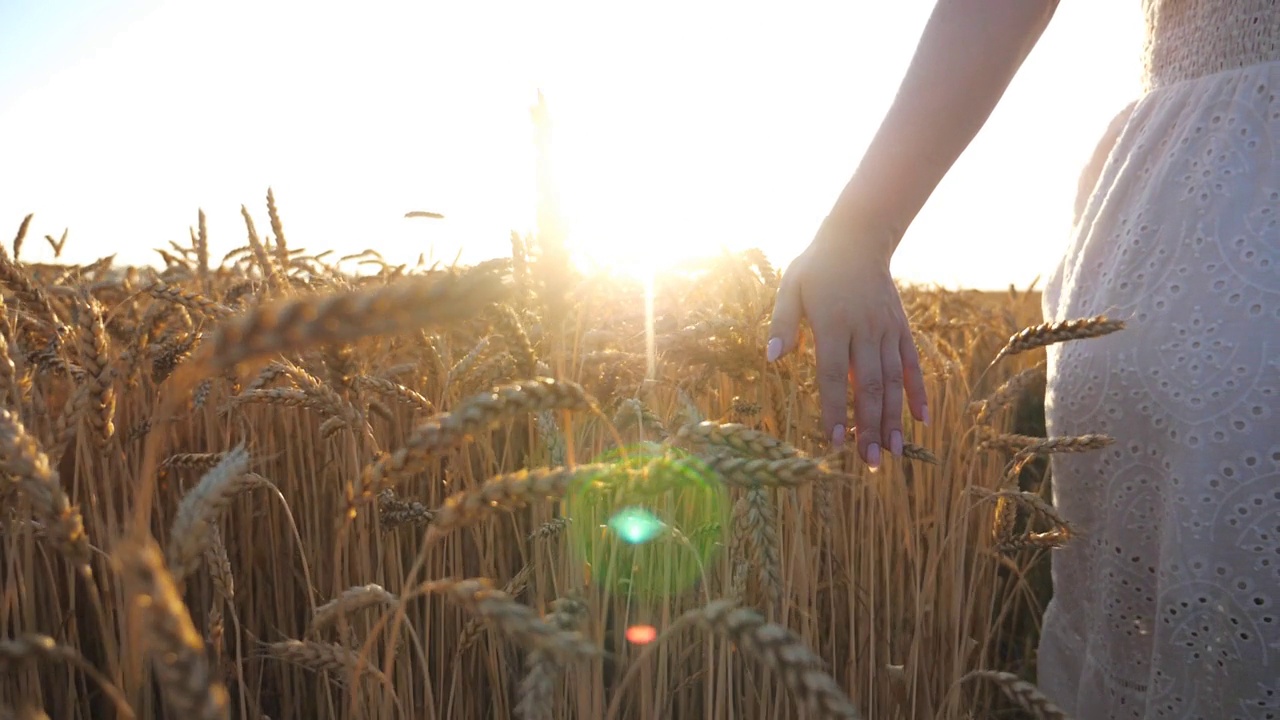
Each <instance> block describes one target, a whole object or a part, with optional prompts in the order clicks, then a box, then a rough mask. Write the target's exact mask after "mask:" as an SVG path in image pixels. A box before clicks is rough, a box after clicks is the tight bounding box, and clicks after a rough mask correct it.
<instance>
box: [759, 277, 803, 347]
mask: <svg viewBox="0 0 1280 720" xmlns="http://www.w3.org/2000/svg"><path fill="white" fill-rule="evenodd" d="M799 274H800V273H799V272H798V268H795V267H794V266H793V267H791V268H788V269H787V271H786V272H785V273H783V275H782V281H781V282H779V283H778V297H777V299H776V300H774V305H773V318H772V319H771V320H770V322H769V344H768V346H767V347H766V348H765V359H766V360H767V361H768V362H773V361H774V360H777V359H778V358H780V357H782V356H783V355H786V354H787V353H789V352H791V349H792V348H794V347H795V345H796V338H797V337H799V336H800V318H801V316H802V315H803V314H804V304H803V303H802V302H801V300H800V281H799V280H797V278H796V276H797V275H799Z"/></svg>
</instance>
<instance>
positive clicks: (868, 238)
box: [814, 197, 903, 267]
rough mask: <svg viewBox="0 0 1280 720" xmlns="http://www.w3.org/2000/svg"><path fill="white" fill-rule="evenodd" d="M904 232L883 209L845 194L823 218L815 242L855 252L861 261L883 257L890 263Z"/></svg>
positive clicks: (849, 252)
mask: <svg viewBox="0 0 1280 720" xmlns="http://www.w3.org/2000/svg"><path fill="white" fill-rule="evenodd" d="M902 234H903V233H902V231H900V230H898V229H896V228H895V227H894V226H893V224H892V223H890V222H889V221H888V219H887V218H886V217H885V216H884V214H883V213H881V212H877V211H875V210H873V209H871V208H868V207H860V206H859V204H857V203H855V202H852V201H848V200H846V198H845V197H841V199H840V201H838V202H837V203H836V204H835V207H833V208H832V209H831V212H830V214H828V215H827V217H826V218H825V219H823V221H822V226H821V227H820V228H819V230H818V234H817V236H816V237H815V238H814V244H815V245H818V246H822V247H827V248H830V249H831V250H833V251H836V252H838V253H841V254H846V253H848V254H852V255H854V256H855V257H857V258H858V260H859V262H865V261H866V260H868V259H872V260H879V261H882V262H883V263H884V265H885V266H886V267H887V266H888V264H889V261H890V260H891V259H892V258H893V252H894V250H896V249H897V247H898V243H899V241H901V239H902Z"/></svg>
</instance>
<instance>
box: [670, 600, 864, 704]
mask: <svg viewBox="0 0 1280 720" xmlns="http://www.w3.org/2000/svg"><path fill="white" fill-rule="evenodd" d="M693 619H694V621H695V622H696V623H697V624H699V625H701V626H703V627H705V628H707V629H709V630H711V631H712V632H714V633H715V634H717V635H720V636H722V637H725V638H728V639H729V640H730V641H732V642H733V644H734V645H737V646H738V649H739V650H741V651H742V652H743V653H744V654H747V655H750V656H751V657H754V658H755V659H756V660H758V661H760V662H761V663H763V664H764V665H765V666H766V667H768V668H769V669H770V670H772V671H774V672H776V673H778V674H779V675H780V676H781V677H782V681H783V684H785V685H786V686H787V688H788V689H789V690H790V691H791V692H792V693H793V694H794V695H795V696H796V697H797V698H798V699H799V700H800V701H801V702H802V703H804V705H805V706H807V707H808V708H809V710H810V712H812V713H814V716H816V717H824V718H847V719H848V718H855V719H856V718H858V717H859V716H858V710H857V708H856V707H854V705H853V702H852V701H851V700H850V699H849V696H848V695H846V694H845V692H844V691H843V690H841V689H840V686H839V685H837V684H836V681H835V680H834V679H832V677H831V676H830V675H828V674H827V673H826V672H824V671H823V670H822V660H821V659H820V658H819V657H818V656H817V655H815V654H814V652H813V651H812V650H810V649H809V647H808V646H806V645H805V644H804V641H803V640H801V639H800V638H799V636H797V635H796V634H795V633H793V632H791V631H790V630H788V629H787V628H785V627H783V626H781V625H775V624H773V623H770V622H768V621H766V620H765V619H764V617H763V616H761V615H760V613H758V612H756V611H754V610H751V609H748V608H743V607H738V606H737V603H735V602H734V601H732V600H716V601H714V602H712V603H710V604H708V605H706V606H705V607H703V608H700V609H698V610H695V611H693Z"/></svg>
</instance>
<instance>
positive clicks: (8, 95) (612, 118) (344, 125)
mask: <svg viewBox="0 0 1280 720" xmlns="http://www.w3.org/2000/svg"><path fill="white" fill-rule="evenodd" d="M1140 5H1141V4H1140V3H1139V2H1138V0H1066V1H1065V2H1063V3H1062V4H1061V5H1060V6H1059V8H1058V11H1057V14H1056V16H1055V18H1054V21H1053V23H1052V24H1051V25H1050V27H1049V29H1048V31H1047V32H1046V34H1045V36H1044V38H1043V39H1042V40H1041V42H1040V44H1039V45H1038V46H1037V48H1036V49H1035V50H1034V51H1033V53H1032V54H1031V56H1030V57H1029V58H1028V60H1027V62H1026V64H1025V65H1024V66H1023V69H1022V71H1021V72H1020V74H1019V76H1018V77H1017V78H1016V79H1015V80H1014V82H1013V84H1012V85H1011V87H1010V89H1009V91H1008V92H1007V93H1006V95H1005V98H1004V100H1003V101H1002V103H1001V105H1000V106H999V107H998V108H997V109H996V111H995V113H994V114H993V115H992V117H991V119H990V120H989V122H988V123H987V125H986V127H985V128H984V129H983V130H982V132H981V133H980V134H979V135H978V137H977V138H976V139H975V140H974V142H973V144H972V145H970V147H969V149H968V150H967V151H966V152H965V154H964V155H963V156H962V157H961V158H960V160H959V161H958V162H957V163H956V165H955V166H954V168H953V169H952V172H951V173H950V174H949V175H948V176H947V178H946V179H944V180H943V182H942V184H941V185H939V187H938V189H937V190H936V191H935V193H934V195H933V197H932V198H931V199H930V201H929V203H928V205H926V207H925V209H924V210H923V211H922V212H921V214H920V215H919V216H918V218H917V220H916V222H915V223H914V224H913V225H912V227H911V228H910V230H909V232H908V234H907V236H906V238H905V240H904V241H903V243H902V245H901V246H900V247H899V250H898V252H897V254H896V255H895V257H894V260H893V272H894V275H895V277H897V278H899V279H900V280H902V281H904V282H911V283H925V284H937V285H941V286H944V287H976V288H984V289H1003V288H1006V287H1008V286H1009V284H1011V283H1012V284H1015V285H1017V286H1019V287H1025V286H1027V285H1029V284H1030V283H1031V282H1032V281H1033V280H1034V279H1035V278H1036V277H1037V276H1038V275H1046V274H1047V273H1048V271H1049V270H1050V269H1051V267H1052V265H1053V263H1054V262H1056V260H1057V258H1058V257H1059V256H1060V254H1061V253H1062V251H1063V249H1064V247H1065V244H1066V242H1067V239H1068V238H1067V233H1068V230H1069V224H1070V217H1071V209H1072V204H1073V200H1074V196H1075V191H1076V182H1077V178H1078V175H1079V172H1080V169H1081V168H1082V167H1083V166H1084V164H1085V162H1086V160H1087V159H1088V156H1089V154H1090V153H1091V152H1092V150H1093V147H1094V145H1095V144H1096V143H1097V141H1098V139H1099V137H1100V135H1101V134H1102V132H1103V130H1104V129H1105V128H1106V126H1107V124H1108V122H1109V121H1110V120H1111V118H1112V117H1113V116H1114V115H1115V114H1116V113H1117V112H1119V111H1120V110H1121V109H1122V108H1123V107H1124V106H1125V105H1126V104H1127V103H1128V102H1129V101H1130V100H1132V99H1133V98H1134V97H1135V96H1136V95H1137V93H1138V92H1139V78H1140V69H1141V68H1140V61H1141V56H1140V50H1141V39H1142V23H1141V20H1142V18H1141V7H1140ZM932 6H933V3H932V2H931V1H930V0H896V1H895V2H870V1H869V0H857V1H854V0H845V1H843V2H806V1H804V0H797V1H796V2H790V3H760V2H734V3H729V2H711V1H710V0H702V1H699V2H694V1H692V0H690V1H686V2H673V1H672V0H654V1H653V2H648V3H643V4H638V3H627V4H622V3H615V2H600V1H597V2H569V1H568V0H543V1H542V2H539V3H515V2H510V3H495V2H477V1H476V0H456V1H449V2H444V1H442V0H418V1H417V2H387V1H382V2H379V1H377V0H374V1H371V2H368V3H364V4H361V5H360V6H356V5H354V4H351V3H334V2H306V3H303V2H300V1H298V2H294V1H284V0H256V1H254V2H249V1H247V0H226V1H224V2H197V1H196V0H187V1H185V2H178V1H176V0H175V1H161V0H117V1H116V2H112V3H102V2H96V1H94V0H0V239H2V241H3V242H6V243H8V242H9V240H10V239H11V237H12V233H13V232H15V231H16V229H17V227H18V225H19V224H20V222H21V220H22V218H23V217H24V216H25V215H26V214H27V213H35V218H34V220H33V224H32V229H31V232H30V234H29V238H28V241H27V242H26V244H25V245H24V247H23V252H22V259H23V260H28V261H34V262H47V261H51V260H52V257H53V254H52V250H51V249H50V248H49V247H48V245H47V244H46V243H45V242H44V241H43V240H41V239H40V238H42V237H43V236H44V235H52V236H54V237H55V238H57V237H59V236H60V235H61V234H62V232H63V230H64V229H66V230H67V231H68V242H67V244H66V248H65V250H64V253H63V255H62V258H61V261H66V262H91V261H92V260H94V259H96V258H98V257H101V256H104V255H109V254H112V253H116V255H117V258H116V259H117V262H118V263H154V262H159V256H158V255H157V254H156V253H155V252H154V250H153V249H154V248H167V247H168V245H169V242H170V241H177V242H180V243H184V244H185V243H188V242H189V234H188V231H189V228H190V227H191V226H193V225H194V224H195V222H196V217H197V210H198V209H199V208H203V209H204V210H205V212H206V214H207V216H208V224H209V232H210V243H211V246H212V251H213V253H212V254H213V255H214V256H215V257H221V255H222V254H223V253H225V252H227V251H229V250H231V249H233V248H235V247H238V246H241V245H244V244H245V243H246V238H247V236H246V232H245V227H244V223H243V221H242V219H241V217H240V206H241V205H245V206H247V208H248V209H249V211H250V212H251V213H252V214H253V216H254V219H255V223H256V224H257V226H258V228H260V229H263V228H267V227H268V224H267V219H266V200H265V195H266V190H267V188H268V187H272V188H273V190H274V193H275V197H276V200H277V203H278V205H279V207H280V211H281V215H282V219H283V222H284V228H285V234H286V236H287V238H288V240H289V243H290V245H291V246H292V247H305V248H307V249H308V250H310V251H312V252H320V251H323V250H332V251H334V253H335V255H345V254H354V253H358V252H360V251H362V250H365V249H367V248H371V249H374V250H376V251H378V252H380V253H381V254H382V255H383V256H384V257H385V258H387V259H388V260H390V261H393V262H406V261H407V262H413V261H415V260H416V258H417V257H418V255H419V254H420V253H426V254H427V255H428V257H429V258H433V259H439V260H443V261H445V262H451V261H452V260H454V258H455V257H456V256H458V254H459V253H461V257H462V259H463V261H465V262H470V261H476V260H481V259H485V258H490V257H494V256H498V255H504V254H507V253H509V251H510V244H509V237H510V232H511V230H513V229H515V230H527V229H529V228H530V227H531V226H532V223H533V217H534V177H535V175H534V165H533V162H534V151H533V144H532V140H533V130H532V124H531V120H530V112H529V110H530V106H531V105H532V104H533V102H534V101H535V99H536V96H537V91H538V89H541V90H542V91H543V93H544V94H545V97H546V99H547V102H548V106H549V109H550V112H551V117H552V120H553V122H554V131H555V140H554V142H555V145H554V153H555V155H554V162H555V164H556V169H557V173H558V180H559V190H560V194H561V198H562V209H563V212H564V214H565V217H566V221H567V223H568V230H569V238H568V239H569V242H570V244H571V246H572V247H573V248H574V249H575V250H576V251H577V252H578V254H579V256H580V257H581V258H583V260H584V262H586V263H597V264H601V265H607V266H614V267H620V268H622V269H624V270H635V269H637V268H660V267H662V266H663V264H665V263H669V262H673V261H676V260H679V259H682V258H687V257H690V256H703V255H709V254H713V253H716V252H718V251H719V249H720V248H722V247H725V248H728V249H731V250H740V249H745V248H748V247H759V248H762V249H763V250H764V251H765V252H766V254H767V255H768V256H769V257H770V258H771V259H773V261H774V262H775V263H776V264H778V265H779V266H784V265H785V264H786V263H787V262H788V261H789V260H790V259H792V258H793V257H794V256H795V255H796V254H798V253H799V252H801V251H802V250H803V249H804V247H805V246H806V245H807V244H808V242H809V240H810V239H811V238H812V234H813V232H814V230H815V229H816V228H817V226H818V223H819V222H820V221H821V219H822V217H823V216H824V215H825V214H826V212H827V211H828V210H829V209H830V206H831V203H832V202H833V201H834V199H835V197H836V196H837V195H838V193H839V192H840V190H841V189H842V188H843V186H844V184H845V182H846V181H847V180H848V177H849V175H850V174H851V173H852V171H853V170H854V168H855V167H856V166H857V163H858V160H859V158H860V156H861V154H862V152H863V151H864V149H865V148H866V146H867V144H868V143H869V142H870V140H871V137H872V135H873V134H874V133H875V130H876V128H877V127H878V125H879V123H880V120H881V118H882V117H883V115H884V113H885V111H886V110H887V109H888V106H889V103H890V102H891V101H892V98H893V95H894V93H895V91H896V89H897V86H898V83H899V81H900V80H901V77H902V74H903V73H904V72H905V70H906V67H907V64H908V62H909V61H910V59H911V54H912V52H913V51H914V49H915V45H916V42H917V41H918V39H919V36H920V33H921V31H922V30H923V27H924V23H925V21H926V19H927V18H928V15H929V12H930V10H931V9H932ZM411 210H427V211H432V212H438V213H442V214H444V215H445V218H444V219H443V220H427V219H420V218H414V219H406V218H405V217H404V214H405V213H406V212H408V211H411ZM5 227H9V228H11V230H5V229H4V228H5ZM10 249H11V248H10Z"/></svg>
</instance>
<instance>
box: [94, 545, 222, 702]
mask: <svg viewBox="0 0 1280 720" xmlns="http://www.w3.org/2000/svg"><path fill="white" fill-rule="evenodd" d="M114 557H115V559H116V562H117V565H118V567H119V569H120V575H121V577H122V578H123V580H124V583H125V587H126V588H127V590H126V592H127V597H128V598H129V602H130V604H131V605H133V606H136V607H138V608H139V609H140V611H141V615H142V617H141V622H140V627H141V631H142V638H143V645H144V647H145V648H146V650H147V652H148V653H149V654H150V656H151V660H152V666H153V668H154V669H155V674H156V677H157V679H159V681H160V688H161V690H162V691H163V693H164V697H165V700H166V701H167V702H168V704H169V708H170V711H171V712H172V713H173V714H175V715H180V716H184V717H192V718H198V719H199V720H215V719H220V720H227V719H228V718H229V713H230V710H229V701H228V695H227V690H226V688H225V687H223V685H222V683H221V682H219V681H218V680H216V679H215V678H214V676H213V673H212V672H211V671H210V668H209V660H208V658H207V657H206V656H205V649H204V641H203V640H202V639H201V638H200V633H198V632H196V628H195V625H193V624H192V622H191V615H190V614H189V613H188V612H187V606H186V605H184V604H183V602H182V598H181V597H180V596H179V595H178V587H177V585H176V584H174V582H173V577H172V576H171V575H169V571H168V570H166V569H165V567H164V560H163V559H162V558H161V555H160V549H159V548H158V547H156V545H155V544H154V543H153V542H152V541H151V540H150V539H146V540H143V541H137V540H133V539H131V538H126V539H124V540H122V541H121V543H120V545H119V546H118V549H117V551H116V553H115V556H114Z"/></svg>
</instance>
